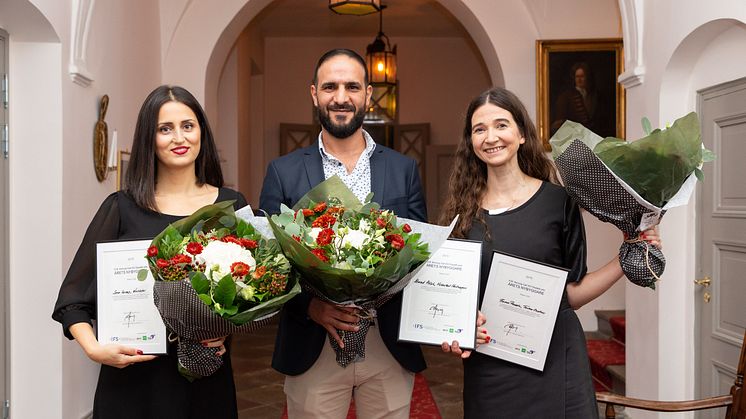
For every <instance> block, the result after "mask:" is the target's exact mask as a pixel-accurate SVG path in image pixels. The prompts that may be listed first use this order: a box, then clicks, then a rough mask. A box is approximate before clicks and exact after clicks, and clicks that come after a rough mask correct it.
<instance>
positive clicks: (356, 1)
mask: <svg viewBox="0 0 746 419" xmlns="http://www.w3.org/2000/svg"><path fill="white" fill-rule="evenodd" d="M329 8H330V9H332V11H333V12H334V13H339V14H340V15H356V16H363V15H369V14H371V13H375V12H378V11H379V10H381V0H329Z"/></svg>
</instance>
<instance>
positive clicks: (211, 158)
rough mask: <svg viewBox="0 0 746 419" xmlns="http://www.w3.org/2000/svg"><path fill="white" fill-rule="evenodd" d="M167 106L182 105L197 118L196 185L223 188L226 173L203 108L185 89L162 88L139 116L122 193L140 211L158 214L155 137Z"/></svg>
mask: <svg viewBox="0 0 746 419" xmlns="http://www.w3.org/2000/svg"><path fill="white" fill-rule="evenodd" d="M167 102H179V103H183V104H184V105H186V106H188V107H189V109H191V110H192V112H194V114H195V115H196V116H197V122H198V123H199V129H200V133H201V136H200V149H199V155H197V160H196V161H195V162H194V163H195V164H194V174H195V175H196V176H197V184H198V185H200V186H202V185H204V184H206V183H207V184H209V185H212V186H216V187H221V186H223V172H222V171H221V170H220V159H219V158H218V149H217V147H216V146H215V140H214V138H213V136H212V130H210V124H209V123H208V122H207V116H206V115H205V111H204V110H203V109H202V106H200V104H199V102H197V99H195V98H194V96H192V94H191V93H189V91H187V90H186V89H184V88H183V87H179V86H168V85H163V86H159V87H158V88H156V89H155V90H153V91H152V92H150V94H149V95H148V97H147V98H145V102H143V104H142V107H140V113H139V114H138V115H137V125H136V126H135V136H134V138H133V139H132V155H131V156H130V162H129V166H128V168H127V173H126V174H125V176H124V187H123V190H124V191H125V192H126V193H128V194H129V195H130V196H131V197H132V199H133V200H134V201H135V203H136V204H137V205H138V206H139V207H141V208H145V209H150V210H155V211H157V210H158V208H157V206H156V204H155V180H156V178H157V176H158V164H157V157H156V152H155V137H156V134H157V132H158V113H159V112H160V110H161V106H163V104H165V103H167Z"/></svg>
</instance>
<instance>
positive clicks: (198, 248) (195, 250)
mask: <svg viewBox="0 0 746 419" xmlns="http://www.w3.org/2000/svg"><path fill="white" fill-rule="evenodd" d="M186 251H187V252H189V253H191V254H193V255H198V254H200V253H202V245H201V244H199V243H197V242H189V243H187V247H186Z"/></svg>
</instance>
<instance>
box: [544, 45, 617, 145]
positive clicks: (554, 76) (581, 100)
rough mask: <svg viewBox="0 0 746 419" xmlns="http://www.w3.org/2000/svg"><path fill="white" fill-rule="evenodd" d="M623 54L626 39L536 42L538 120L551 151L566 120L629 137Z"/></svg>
mask: <svg viewBox="0 0 746 419" xmlns="http://www.w3.org/2000/svg"><path fill="white" fill-rule="evenodd" d="M622 54H623V50H622V40H621V39H576V40H538V41H536V80H537V86H536V87H537V89H536V95H537V100H536V103H537V111H536V119H537V128H538V130H539V136H540V137H541V139H542V141H543V142H544V148H545V149H546V150H550V146H549V138H551V137H552V135H553V134H554V133H555V132H556V131H557V129H559V127H560V126H561V125H562V124H563V123H564V122H565V121H566V120H571V121H574V122H578V123H580V124H582V125H583V126H585V127H586V128H588V129H590V130H591V131H593V132H595V133H596V134H598V135H600V136H601V137H618V138H624V88H623V87H622V85H621V84H620V83H619V82H618V81H617V79H618V78H619V75H620V74H621V73H622V71H624V69H623V66H624V57H623V56H622Z"/></svg>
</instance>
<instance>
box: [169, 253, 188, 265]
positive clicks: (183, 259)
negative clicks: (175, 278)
mask: <svg viewBox="0 0 746 419" xmlns="http://www.w3.org/2000/svg"><path fill="white" fill-rule="evenodd" d="M171 263H172V264H174V265H178V264H180V263H192V258H191V257H190V256H189V255H185V254H183V253H179V254H178V255H176V256H174V257H172V258H171Z"/></svg>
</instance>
